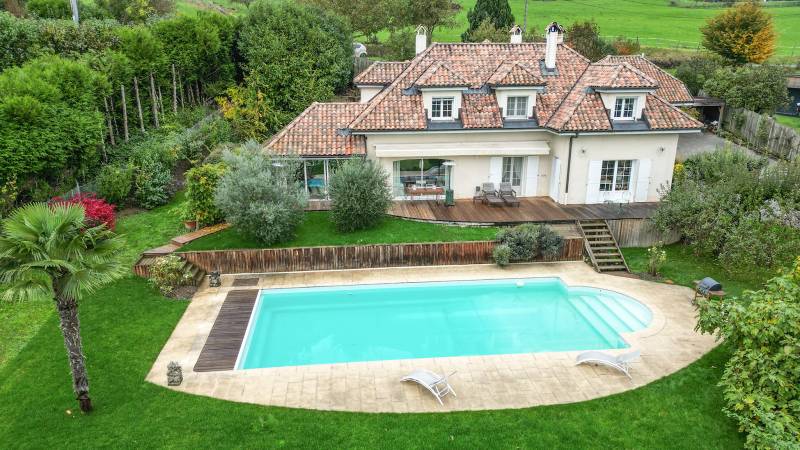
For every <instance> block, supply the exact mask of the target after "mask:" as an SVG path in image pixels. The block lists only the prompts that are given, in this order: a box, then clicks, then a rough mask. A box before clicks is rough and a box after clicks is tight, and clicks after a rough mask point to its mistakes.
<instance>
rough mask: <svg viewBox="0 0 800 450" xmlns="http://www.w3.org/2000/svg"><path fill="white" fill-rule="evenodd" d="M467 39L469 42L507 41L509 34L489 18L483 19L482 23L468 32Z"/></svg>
mask: <svg viewBox="0 0 800 450" xmlns="http://www.w3.org/2000/svg"><path fill="white" fill-rule="evenodd" d="M469 39H470V41H471V42H484V41H489V42H507V41H508V39H509V36H508V31H507V30H503V29H500V28H497V27H495V26H494V24H493V23H492V21H491V20H489V19H484V21H483V23H481V25H480V26H479V27H478V28H476V29H475V31H473V32H472V33H471V34H470V36H469Z"/></svg>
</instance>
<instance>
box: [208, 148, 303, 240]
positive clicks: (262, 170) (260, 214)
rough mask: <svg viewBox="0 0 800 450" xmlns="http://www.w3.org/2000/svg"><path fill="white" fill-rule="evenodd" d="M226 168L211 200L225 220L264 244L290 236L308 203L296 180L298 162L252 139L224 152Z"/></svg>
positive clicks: (299, 221)
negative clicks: (213, 200) (272, 154)
mask: <svg viewBox="0 0 800 450" xmlns="http://www.w3.org/2000/svg"><path fill="white" fill-rule="evenodd" d="M223 160H224V161H225V163H226V164H227V165H228V171H227V172H226V173H225V174H224V175H223V176H222V177H221V178H220V179H219V181H218V182H217V189H216V192H215V203H216V205H217V208H219V210H220V211H221V212H222V214H223V215H224V216H225V219H226V221H227V222H228V223H230V224H231V225H233V226H234V227H236V228H237V229H239V230H241V231H242V233H244V234H246V235H250V236H253V237H254V238H256V239H258V240H259V241H261V242H263V243H264V244H273V243H276V242H281V241H286V240H289V239H291V238H293V237H294V235H295V230H296V228H297V226H298V225H299V224H300V223H301V222H302V221H303V218H304V213H305V207H306V204H307V203H308V199H307V196H306V191H305V186H303V184H302V183H301V182H300V181H298V179H297V174H298V173H302V172H301V171H302V165H301V164H302V163H301V161H300V160H299V159H298V158H296V157H292V156H280V157H278V156H274V157H273V156H271V155H269V154H267V153H265V152H264V151H263V149H262V148H261V145H260V144H259V143H257V142H255V141H248V142H247V143H246V144H245V145H244V146H243V147H242V148H240V149H238V151H236V152H231V151H226V152H225V153H224V155H223Z"/></svg>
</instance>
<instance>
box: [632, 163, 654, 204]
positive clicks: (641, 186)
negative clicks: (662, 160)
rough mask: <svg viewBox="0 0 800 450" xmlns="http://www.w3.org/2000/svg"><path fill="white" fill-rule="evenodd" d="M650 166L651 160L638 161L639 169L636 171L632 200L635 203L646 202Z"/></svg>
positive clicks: (648, 189)
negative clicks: (634, 193)
mask: <svg viewBox="0 0 800 450" xmlns="http://www.w3.org/2000/svg"><path fill="white" fill-rule="evenodd" d="M651 164H652V160H650V159H640V160H639V168H638V170H637V172H638V175H637V176H636V197H635V198H634V201H637V202H646V201H647V194H648V192H649V191H650V166H651Z"/></svg>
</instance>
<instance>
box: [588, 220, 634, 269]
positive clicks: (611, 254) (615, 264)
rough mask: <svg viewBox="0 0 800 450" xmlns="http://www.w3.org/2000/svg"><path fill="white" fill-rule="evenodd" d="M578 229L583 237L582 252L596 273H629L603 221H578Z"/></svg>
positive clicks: (612, 236)
mask: <svg viewBox="0 0 800 450" xmlns="http://www.w3.org/2000/svg"><path fill="white" fill-rule="evenodd" d="M577 225H578V229H579V230H580V231H581V234H582V235H583V241H584V250H585V251H586V254H587V255H588V256H589V260H590V261H591V263H592V266H593V267H594V269H595V270H596V271H598V272H611V271H625V272H630V269H628V264H627V263H626V262H625V257H624V256H622V251H621V250H620V249H619V245H618V244H617V240H616V239H615V238H614V235H613V234H612V233H611V229H610V228H609V227H608V222H606V221H605V220H579V221H578V223H577Z"/></svg>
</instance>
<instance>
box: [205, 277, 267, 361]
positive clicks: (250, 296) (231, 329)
mask: <svg viewBox="0 0 800 450" xmlns="http://www.w3.org/2000/svg"><path fill="white" fill-rule="evenodd" d="M255 280H256V283H257V282H258V279H257V278H256V279H255ZM258 292H259V290H258V289H241V290H232V291H230V292H228V295H227V296H226V297H225V300H224V302H223V303H222V308H221V309H220V310H219V314H218V315H217V318H216V320H215V321H214V325H212V327H211V332H210V333H209V334H208V339H206V343H205V345H203V350H201V351H200V356H199V357H198V358H197V363H195V365H194V371H195V372H214V371H218V370H233V369H234V368H235V366H236V358H237V357H238V356H239V348H241V346H242V342H243V341H244V335H245V332H246V331H247V324H248V322H250V314H251V313H252V312H253V307H254V306H255V304H256V299H257V298H258Z"/></svg>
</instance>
